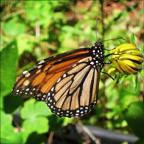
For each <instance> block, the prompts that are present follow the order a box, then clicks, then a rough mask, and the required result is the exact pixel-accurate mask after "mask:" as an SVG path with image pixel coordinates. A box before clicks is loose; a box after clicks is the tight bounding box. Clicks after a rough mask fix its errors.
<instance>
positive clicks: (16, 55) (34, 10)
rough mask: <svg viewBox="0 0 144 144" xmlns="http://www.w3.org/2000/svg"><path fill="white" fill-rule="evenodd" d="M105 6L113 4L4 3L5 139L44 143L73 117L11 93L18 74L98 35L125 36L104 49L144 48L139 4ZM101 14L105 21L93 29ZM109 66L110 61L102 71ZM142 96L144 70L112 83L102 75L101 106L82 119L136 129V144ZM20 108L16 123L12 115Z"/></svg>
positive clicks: (142, 120) (142, 132)
mask: <svg viewBox="0 0 144 144" xmlns="http://www.w3.org/2000/svg"><path fill="white" fill-rule="evenodd" d="M107 4H109V5H111V6H112V5H113V2H107V1H106V2H104V3H101V2H99V1H87V2H82V1H81V2H80V1H78V2H76V1H74V2H71V1H67V2H64V1H63V2H59V1H2V2H1V14H0V16H1V20H2V22H1V105H0V108H1V143H9V144H10V143H15V144H16V143H30V144H31V143H44V142H45V140H46V138H45V136H44V133H46V132H48V131H56V130H57V129H58V128H59V127H61V126H63V125H66V124H68V123H71V122H73V120H74V118H71V119H69V118H58V117H56V116H55V115H53V114H52V113H51V111H50V110H49V109H48V107H47V106H46V104H45V103H44V102H37V101H36V100H34V99H32V98H29V97H26V96H12V95H11V90H12V88H13V84H14V83H15V81H16V77H18V76H20V74H21V73H22V72H23V71H24V70H26V69H30V68H32V66H33V65H34V63H35V62H36V61H38V60H40V59H43V58H46V57H49V56H51V55H54V54H58V53H63V52H65V51H69V50H72V49H76V48H81V47H90V46H91V45H92V44H93V43H94V42H95V41H96V33H97V37H98V39H101V40H102V39H114V38H117V37H123V38H125V41H122V40H119V41H120V42H119V41H118V40H109V41H104V45H105V48H106V49H113V48H114V47H116V46H118V45H119V44H120V43H123V42H127V43H128V42H130V41H131V42H132V43H134V44H136V43H137V46H138V48H140V50H141V52H144V46H143V45H142V39H143V32H142V31H141V30H142V29H144V26H143V23H142V15H143V10H142V7H141V3H140V2H135V3H133V5H130V2H126V1H119V2H116V3H115V4H116V5H117V7H118V8H117V7H116V8H112V7H110V6H109V5H107ZM102 6H103V9H100V7H102ZM114 6H115V5H114ZM119 7H120V8H119ZM135 12H137V15H136V13H135ZM133 13H135V15H133ZM97 18H100V19H101V20H100V21H99V22H98V24H97V30H95V26H96V19H97ZM132 33H133V34H132ZM130 37H131V39H130ZM107 53H108V51H105V54H107ZM143 66H144V65H143ZM109 67H111V66H110V65H106V66H105V68H104V71H107V70H108V68H109ZM116 81H117V82H118V84H116ZM143 95H144V70H141V71H140V74H139V75H134V76H133V75H129V76H126V75H123V76H120V77H118V78H117V79H116V80H114V81H112V80H111V78H109V77H108V76H106V75H104V74H101V81H100V90H99V100H98V104H97V105H96V107H95V108H94V109H93V110H92V112H91V113H89V114H87V115H85V116H83V117H82V118H81V120H82V122H83V124H87V125H93V126H100V127H103V128H107V129H110V130H116V131H122V132H125V133H134V134H135V135H137V136H138V137H139V138H140V139H139V140H138V141H137V142H136V144H140V143H142V142H143V141H144V102H143V99H144V97H143ZM19 111H20V115H19V122H16V121H15V119H14V117H13V114H17V113H18V112H19Z"/></svg>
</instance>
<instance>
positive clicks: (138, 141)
mask: <svg viewBox="0 0 144 144" xmlns="http://www.w3.org/2000/svg"><path fill="white" fill-rule="evenodd" d="M134 144H144V139H139V140H137V141H136V142H135V143H134Z"/></svg>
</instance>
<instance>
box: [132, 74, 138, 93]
mask: <svg viewBox="0 0 144 144" xmlns="http://www.w3.org/2000/svg"><path fill="white" fill-rule="evenodd" d="M132 80H133V90H134V91H135V90H136V89H137V83H138V74H136V75H133V79H132Z"/></svg>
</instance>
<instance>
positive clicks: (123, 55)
mask: <svg viewBox="0 0 144 144" xmlns="http://www.w3.org/2000/svg"><path fill="white" fill-rule="evenodd" d="M110 54H112V58H111V59H110V60H111V62H112V63H113V65H114V66H115V68H111V69H109V70H108V74H111V73H114V72H116V71H119V72H121V73H127V74H134V73H137V72H138V71H139V70H140V69H141V67H142V66H141V64H142V62H143V55H142V54H141V52H140V50H139V49H138V48H137V47H136V46H135V45H133V44H129V43H126V44H122V45H120V46H118V47H117V48H115V49H113V50H111V51H110Z"/></svg>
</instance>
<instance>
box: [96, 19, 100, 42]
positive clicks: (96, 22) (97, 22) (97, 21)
mask: <svg viewBox="0 0 144 144" xmlns="http://www.w3.org/2000/svg"><path fill="white" fill-rule="evenodd" d="M98 20H100V18H97V21H96V40H98V39H97V24H98Z"/></svg>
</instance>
